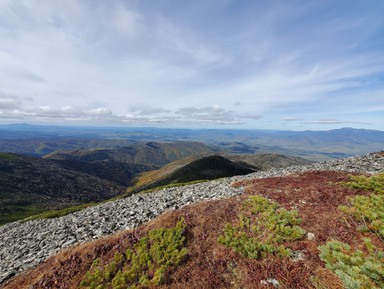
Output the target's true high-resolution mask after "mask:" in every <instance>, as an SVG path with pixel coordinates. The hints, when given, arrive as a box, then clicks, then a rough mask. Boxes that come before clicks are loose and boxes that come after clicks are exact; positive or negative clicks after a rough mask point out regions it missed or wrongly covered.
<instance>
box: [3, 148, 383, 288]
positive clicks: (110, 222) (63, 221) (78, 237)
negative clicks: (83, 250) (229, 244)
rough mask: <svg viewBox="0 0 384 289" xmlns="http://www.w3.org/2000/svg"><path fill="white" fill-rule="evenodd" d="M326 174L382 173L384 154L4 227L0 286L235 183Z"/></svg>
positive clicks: (222, 193) (221, 194)
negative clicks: (61, 254) (62, 253)
mask: <svg viewBox="0 0 384 289" xmlns="http://www.w3.org/2000/svg"><path fill="white" fill-rule="evenodd" d="M324 170H334V171H347V172H359V173H377V172H382V171H384V155H383V154H371V155H367V156H360V157H352V158H348V159H343V160H336V161H330V162H324V163H316V164H313V165H309V166H292V167H288V168H284V169H273V170H270V171H263V172H257V173H253V174H249V175H246V176H236V177H232V178H226V179H220V180H215V181H210V182H205V183H200V184H195V185H190V186H185V187H177V188H170V189H165V190H161V191H158V192H154V193H151V194H145V195H134V196H131V197H129V198H126V199H122V200H118V201H114V202H110V203H105V204H102V205H98V206H95V207H91V208H87V209H85V210H83V211H81V212H77V213H74V214H71V215H68V216H65V217H61V218H57V219H50V220H35V221H30V222H27V223H24V224H22V223H20V222H16V223H11V224H7V225H5V226H3V227H0V236H1V239H0V259H1V263H0V272H1V273H0V282H2V281H4V280H5V279H7V278H9V277H10V276H12V275H15V274H17V273H18V272H20V271H23V270H25V269H27V268H31V267H33V266H34V265H36V264H38V263H40V262H41V261H43V260H45V259H46V258H47V257H48V256H50V255H53V254H54V253H55V252H57V251H59V250H61V249H62V248H65V247H68V246H72V245H74V244H77V243H80V242H85V241H88V240H92V239H96V238H99V237H101V236H105V235H109V234H111V233H114V232H116V231H119V230H124V229H128V228H134V227H136V226H138V225H139V224H141V223H143V222H147V221H148V220H150V219H152V218H154V217H155V216H158V215H160V214H161V213H163V212H164V211H167V210H172V209H175V208H179V207H182V206H185V205H187V204H191V203H193V202H196V201H199V200H207V199H220V198H227V197H229V196H233V195H237V194H241V193H242V189H241V188H234V187H232V186H231V184H232V183H233V182H234V181H239V180H245V179H255V178H265V177H270V176H284V175H288V174H292V173H299V172H305V171H324ZM15 240H17V242H15Z"/></svg>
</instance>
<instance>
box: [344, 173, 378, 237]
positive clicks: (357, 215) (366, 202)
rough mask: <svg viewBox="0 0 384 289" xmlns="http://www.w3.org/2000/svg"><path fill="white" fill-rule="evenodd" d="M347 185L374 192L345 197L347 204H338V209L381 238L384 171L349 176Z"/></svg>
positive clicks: (363, 228) (361, 227) (362, 227)
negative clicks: (366, 175) (369, 175)
mask: <svg viewBox="0 0 384 289" xmlns="http://www.w3.org/2000/svg"><path fill="white" fill-rule="evenodd" d="M347 185H348V186H350V187H352V188H358V189H364V190H368V191H373V192H375V193H372V194H370V195H369V196H356V197H352V198H351V197H350V198H348V199H347V201H348V205H345V206H340V209H341V210H342V211H343V212H344V213H346V214H348V215H350V216H352V217H353V218H354V219H355V220H357V221H358V222H359V223H360V227H359V229H362V230H365V231H373V232H376V233H377V234H378V235H379V236H380V238H381V239H382V240H383V238H384V173H383V174H377V175H374V176H371V177H365V176H357V177H353V176H351V181H350V182H348V183H347Z"/></svg>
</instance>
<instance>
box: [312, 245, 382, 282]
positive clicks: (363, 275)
mask: <svg viewBox="0 0 384 289" xmlns="http://www.w3.org/2000/svg"><path fill="white" fill-rule="evenodd" d="M364 243H365V246H366V249H367V250H368V253H364V252H362V251H360V250H353V249H352V248H351V247H350V246H349V245H348V244H345V243H342V242H339V241H336V240H332V241H329V242H327V243H326V244H325V245H323V246H320V247H319V250H320V258H321V259H322V260H323V261H324V262H325V264H326V267H327V268H328V269H329V270H331V271H332V272H334V273H335V274H336V275H337V276H338V277H339V278H340V279H341V280H342V282H343V283H344V286H345V288H347V289H374V288H375V289H376V288H377V289H379V288H384V252H383V251H380V250H378V249H377V248H376V247H375V246H374V245H373V244H372V242H371V241H370V239H368V238H365V239H364Z"/></svg>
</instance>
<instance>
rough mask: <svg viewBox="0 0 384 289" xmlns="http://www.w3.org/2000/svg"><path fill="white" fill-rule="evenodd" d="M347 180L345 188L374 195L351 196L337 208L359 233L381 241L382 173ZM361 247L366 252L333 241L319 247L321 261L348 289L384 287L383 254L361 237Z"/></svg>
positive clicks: (383, 230) (383, 214) (383, 228)
mask: <svg viewBox="0 0 384 289" xmlns="http://www.w3.org/2000/svg"><path fill="white" fill-rule="evenodd" d="M350 178H351V181H350V182H348V183H346V185H347V186H349V187H351V188H355V189H362V190H366V191H373V192H375V193H372V194H371V195H369V196H355V197H350V198H348V199H347V201H348V205H345V206H340V207H339V209H340V210H342V211H343V212H344V213H346V214H348V215H349V216H351V217H352V219H353V220H356V221H357V222H359V224H360V227H359V229H360V230H363V231H371V232H374V233H376V234H377V236H378V237H379V238H380V239H381V241H383V237H384V174H378V175H375V176H371V177H365V176H357V177H356V176H351V177H350ZM364 244H365V248H366V252H367V253H365V252H363V251H360V250H354V249H352V248H351V247H350V246H349V245H348V244H345V243H342V242H339V241H336V240H332V241H329V242H327V243H326V244H325V245H323V246H320V247H319V250H320V258H321V259H322V260H323V261H324V262H325V264H326V267H327V268H328V269H330V270H331V271H332V272H334V273H335V274H336V275H337V276H338V277H339V278H340V279H341V280H342V281H343V283H344V286H345V288H347V289H355V288H356V289H360V288H362V289H365V288H367V289H368V288H384V251H381V250H379V249H378V248H377V247H376V246H374V245H373V244H372V241H371V240H370V239H369V238H364Z"/></svg>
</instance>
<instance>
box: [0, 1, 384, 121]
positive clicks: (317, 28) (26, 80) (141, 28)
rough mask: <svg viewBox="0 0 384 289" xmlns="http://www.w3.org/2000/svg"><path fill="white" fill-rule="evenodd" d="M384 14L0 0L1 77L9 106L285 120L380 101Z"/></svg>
mask: <svg viewBox="0 0 384 289" xmlns="http://www.w3.org/2000/svg"><path fill="white" fill-rule="evenodd" d="M329 11H335V12H334V13H329ZM383 13H384V5H383V4H379V3H375V4H374V5H373V4H372V5H363V4H362V3H357V2H355V3H353V4H349V8H348V9H345V7H343V6H342V5H341V4H340V3H336V2H333V1H321V2H306V3H301V2H300V3H299V2H295V1H294V2H290V1H289V2H286V1H281V2H279V4H278V5H276V4H271V3H269V2H265V3H264V2H260V1H255V2H252V1H251V2H242V3H237V4H236V5H233V3H231V1H229V2H228V1H211V2H209V3H208V2H206V1H197V2H196V3H189V2H178V1H172V0H167V1H161V2H158V3H145V2H142V1H139V2H136V1H120V0H116V1H112V2H104V1H75V0H68V1H49V0H42V1H36V0H31V1H22V0H3V1H0V39H1V42H0V79H1V82H2V83H1V85H2V92H4V93H5V95H12V96H14V97H12V98H9V97H8V98H4V97H0V109H2V112H3V113H2V116H1V117H2V118H3V119H4V118H6V117H7V116H9V117H10V118H12V119H15V118H17V117H24V118H25V119H28V117H30V118H31V120H33V118H40V119H57V120H59V119H60V118H62V119H63V120H76V119H81V120H88V119H89V120H95V119H97V120H103V121H106V122H107V121H111V122H116V121H117V122H119V121H128V122H141V123H145V122H148V123H166V122H167V121H169V122H175V120H177V121H179V122H180V123H181V124H183V123H185V122H191V123H200V124H205V123H213V124H218V125H219V124H238V125H243V124H247V123H251V124H255V123H260V122H255V120H259V119H260V116H263V120H264V119H265V120H266V121H267V119H268V120H269V121H272V122H275V123H276V125H278V123H280V122H281V120H282V119H283V120H284V122H286V123H290V122H291V123H293V122H294V120H293V119H309V118H308V117H307V116H305V115H303V114H306V113H307V114H311V113H312V114H313V113H316V116H315V117H319V119H320V120H321V119H332V118H334V116H337V112H340V113H350V114H356V113H362V112H366V113H367V112H372V113H374V112H377V111H379V112H380V111H382V92H383V87H384V84H383V73H382V72H383V71H384V52H383V49H382V45H381V43H380V41H378V39H382V36H383V35H382V31H383V30H382V27H384V21H383V19H382V14H383ZM197 15H198V17H197ZM27 99H33V101H28V100H27ZM217 104H219V106H218V107H215V105H217ZM39 107H40V108H39ZM44 107H45V108H46V109H44ZM380 107H381V108H380ZM159 108H160V109H159ZM12 111H13V113H12ZM330 112H332V114H331V113H330ZM327 113H328V114H327ZM286 115H291V116H292V120H289V119H284V116H286ZM351 119H354V117H353V116H351ZM367 122H369V121H367ZM325 123H326V122H325ZM325 123H323V124H325ZM287 125H288V124H287ZM377 126H379V124H377Z"/></svg>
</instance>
